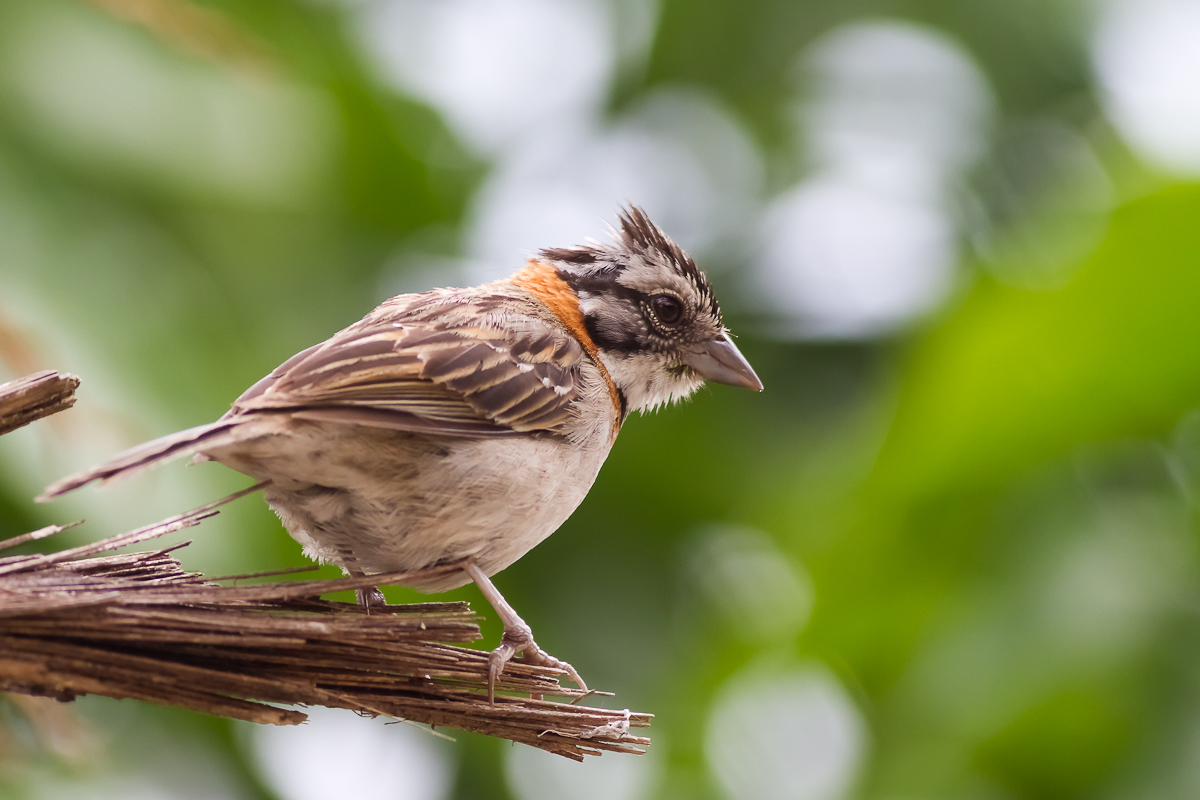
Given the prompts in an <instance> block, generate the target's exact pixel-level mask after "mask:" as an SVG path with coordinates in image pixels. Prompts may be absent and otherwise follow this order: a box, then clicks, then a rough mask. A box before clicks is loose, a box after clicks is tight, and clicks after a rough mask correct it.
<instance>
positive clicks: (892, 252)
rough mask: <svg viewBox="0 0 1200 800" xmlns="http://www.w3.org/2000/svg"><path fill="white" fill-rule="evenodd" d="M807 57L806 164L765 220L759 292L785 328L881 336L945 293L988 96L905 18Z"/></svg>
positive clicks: (964, 59) (978, 77)
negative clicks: (956, 202) (964, 177)
mask: <svg viewBox="0 0 1200 800" xmlns="http://www.w3.org/2000/svg"><path fill="white" fill-rule="evenodd" d="M803 64H804V71H805V74H806V76H807V77H808V78H809V79H810V84H811V85H810V87H809V88H810V91H809V92H808V93H807V96H806V98H805V99H804V100H803V101H802V102H801V103H800V105H799V110H798V120H799V125H800V128H801V136H802V141H803V142H804V143H805V145H806V148H807V152H808V157H809V161H810V163H811V172H810V175H809V176H808V177H807V178H806V179H805V180H804V181H802V182H801V183H800V184H798V185H797V186H795V187H793V188H792V189H791V190H789V191H787V192H784V193H783V194H782V195H780V196H779V197H778V198H777V199H776V200H775V201H774V203H773V204H772V206H771V208H770V209H769V210H768V213H767V214H766V215H765V217H764V220H763V224H762V235H761V251H760V252H761V257H760V259H759V286H760V290H761V291H760V295H761V297H762V300H763V302H764V304H765V305H767V307H768V308H771V309H773V310H774V311H775V312H776V314H778V315H779V317H780V318H781V320H782V329H783V332H784V333H785V334H788V335H793V336H800V337H818V338H861V337H869V336H875V335H880V334H885V333H888V332H889V331H891V330H893V329H895V328H897V327H900V326H902V325H904V324H905V323H907V322H909V321H910V320H912V319H913V318H915V317H918V316H920V315H921V314H924V313H926V312H928V311H929V310H930V309H932V308H934V307H935V306H936V305H937V304H938V302H939V301H941V300H942V299H943V297H944V296H945V295H946V293H947V292H948V291H949V288H950V286H951V283H952V277H953V269H954V264H955V260H956V258H957V232H956V224H955V220H954V219H953V218H952V217H951V215H950V208H951V207H952V197H951V192H952V190H953V189H954V185H955V183H956V181H957V180H959V178H960V175H961V174H962V172H963V170H965V169H966V168H967V167H969V166H970V165H971V164H972V163H973V162H974V160H975V159H977V158H978V157H979V156H980V154H981V153H982V152H983V150H984V146H985V139H986V133H987V127H988V123H989V122H990V119H991V116H992V100H991V95H990V92H989V90H988V86H987V84H986V81H985V80H984V78H983V76H982V74H981V73H980V71H979V69H978V68H977V67H976V66H975V64H974V63H973V62H972V61H971V59H970V58H969V57H968V56H967V54H966V52H965V51H964V50H963V49H962V48H961V47H960V46H959V45H958V44H956V43H955V42H953V41H952V40H950V39H949V38H948V37H947V36H946V35H945V34H943V33H941V32H937V31H934V30H933V29H930V28H925V27H921V26H917V25H913V24H910V23H901V22H891V21H872V22H862V23H855V24H852V25H848V26H846V27H843V28H840V29H838V30H835V31H833V32H832V33H830V34H828V35H827V36H825V37H824V38H822V39H821V40H818V41H817V42H816V43H814V45H813V46H812V47H811V48H810V50H809V51H808V52H807V53H806V55H805V58H804V62H803Z"/></svg>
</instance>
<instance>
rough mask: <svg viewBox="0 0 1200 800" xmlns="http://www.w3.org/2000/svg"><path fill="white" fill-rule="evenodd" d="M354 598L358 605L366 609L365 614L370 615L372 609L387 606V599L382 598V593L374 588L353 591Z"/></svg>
mask: <svg viewBox="0 0 1200 800" xmlns="http://www.w3.org/2000/svg"><path fill="white" fill-rule="evenodd" d="M354 598H355V599H356V600H358V604H359V605H360V606H362V607H363V608H364V609H366V611H367V613H368V614H370V613H371V609H372V608H383V607H384V606H386V605H387V598H385V597H384V596H383V592H381V591H379V588H378V587H376V586H368V587H366V588H364V589H355V590H354Z"/></svg>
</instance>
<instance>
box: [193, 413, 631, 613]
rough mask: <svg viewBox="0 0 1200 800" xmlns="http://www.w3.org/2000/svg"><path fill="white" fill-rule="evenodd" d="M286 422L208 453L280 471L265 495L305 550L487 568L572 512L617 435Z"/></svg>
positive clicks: (432, 587)
mask: <svg viewBox="0 0 1200 800" xmlns="http://www.w3.org/2000/svg"><path fill="white" fill-rule="evenodd" d="M288 428H289V429H288V430H286V431H281V432H280V433H278V434H276V435H265V436H259V437H255V438H252V439H249V440H246V441H242V442H239V443H238V444H236V445H231V446H229V447H226V448H220V449H216V450H212V451H209V452H208V453H207V454H208V455H210V456H211V457H212V458H214V459H216V460H217V461H220V462H222V463H224V464H226V465H227V466H229V467H232V468H233V469H236V470H238V471H239V472H243V473H246V474H247V475H250V476H251V477H254V478H256V479H259V480H270V481H271V485H269V486H267V487H266V488H265V489H264V490H263V492H264V495H265V496H266V499H267V502H268V503H269V504H270V505H271V508H273V509H274V510H275V512H276V513H277V514H279V517H280V519H281V520H283V523H284V526H285V527H286V528H287V529H288V532H289V533H291V535H292V537H293V538H294V539H296V540H297V541H298V542H300V543H301V544H302V545H304V549H305V553H306V554H307V555H309V556H310V557H312V558H315V559H318V560H320V561H323V562H331V563H335V564H338V565H341V566H342V567H344V568H346V569H348V570H353V571H355V572H364V573H367V574H374V573H379V572H393V571H401V570H403V571H409V570H413V571H418V570H422V569H428V568H432V567H435V566H437V565H440V564H445V563H449V562H453V561H457V560H460V559H462V558H465V557H471V558H474V559H475V562H476V563H477V564H478V565H479V567H480V568H481V569H482V570H483V571H484V572H485V573H487V574H488V575H493V574H495V573H497V572H499V571H500V570H502V569H504V568H505V567H507V566H508V565H509V564H512V563H513V562H514V561H516V560H517V559H518V558H520V557H521V556H523V555H524V554H525V553H527V552H528V551H529V550H530V549H532V548H533V546H534V545H536V544H537V543H538V542H540V541H542V540H543V539H545V538H546V537H547V536H549V535H550V534H551V533H553V532H554V531H555V530H556V529H557V528H558V527H559V526H560V525H561V524H562V523H563V522H564V521H566V519H567V517H569V516H570V515H571V513H572V512H573V511H574V510H575V509H576V507H578V505H579V503H580V502H581V501H582V500H583V498H584V496H585V495H586V494H587V492H588V490H589V489H590V488H591V486H592V483H593V481H594V480H595V478H596V474H597V473H598V472H599V470H600V466H601V464H603V463H604V459H605V458H606V457H607V455H608V449H609V446H610V442H611V439H610V438H609V437H603V438H604V439H605V440H606V441H605V443H604V444H603V445H584V446H582V447H581V446H579V445H572V444H569V443H567V442H566V441H564V440H562V439H559V438H551V437H545V438H494V439H455V438H439V439H437V440H434V439H430V438H428V437H424V436H417V435H413V434H409V433H405V432H400V431H390V430H382V429H376V428H366V427H360V426H355V425H340V424H332V423H299V424H295V425H289V426H288ZM597 438H600V437H597ZM467 582H468V578H467V577H466V575H465V573H461V572H454V573H451V574H449V575H446V574H435V575H433V576H431V577H429V578H422V577H420V576H414V578H413V579H412V580H410V581H408V585H410V586H412V587H413V588H415V589H419V590H421V591H425V592H440V591H446V590H448V589H453V588H455V587H457V586H462V585H463V584H465V583H467Z"/></svg>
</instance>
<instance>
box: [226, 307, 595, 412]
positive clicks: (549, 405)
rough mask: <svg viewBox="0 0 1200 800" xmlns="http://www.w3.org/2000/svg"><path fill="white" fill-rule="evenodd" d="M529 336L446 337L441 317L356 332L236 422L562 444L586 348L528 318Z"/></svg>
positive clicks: (451, 333) (297, 368) (248, 402)
mask: <svg viewBox="0 0 1200 800" xmlns="http://www.w3.org/2000/svg"><path fill="white" fill-rule="evenodd" d="M486 299H489V298H483V299H482V300H486ZM481 305H482V301H481ZM480 316H481V315H480V314H475V315H471V318H473V319H475V320H476V321H477V320H478V319H479V318H480ZM521 327H522V329H521V330H519V331H500V330H497V329H494V328H492V329H488V328H483V327H479V326H478V325H477V324H475V325H471V326H469V327H468V326H465V325H464V326H461V327H451V328H446V327H444V323H443V321H442V320H440V319H438V318H437V317H436V316H434V317H433V318H427V319H417V320H412V319H401V320H395V321H386V320H378V321H371V322H369V323H367V324H360V325H356V326H354V327H351V328H348V329H347V330H345V331H343V332H342V333H340V334H338V335H337V336H335V337H334V338H333V339H331V340H330V341H328V342H326V343H325V344H324V345H320V346H318V347H315V348H310V350H308V351H305V353H303V354H301V355H302V356H303V357H300V356H297V357H295V358H293V359H291V360H290V361H289V362H288V363H287V364H285V365H284V367H281V368H280V369H278V370H276V371H275V372H274V373H272V374H271V375H270V376H268V377H267V378H264V379H263V380H262V381H260V382H259V383H258V384H255V385H254V386H253V387H251V389H250V390H248V391H247V392H246V393H245V394H244V395H243V396H242V398H239V401H238V403H237V404H236V405H235V407H234V412H233V413H253V412H258V411H269V410H284V409H290V410H292V411H293V413H295V414H296V416H297V417H299V418H302V419H321V420H327V421H334V422H345V423H350V424H358V425H369V426H372V427H384V428H395V429H400V430H411V431H414V432H422V433H441V434H445V435H451V436H455V435H463V436H478V435H500V436H505V435H515V434H519V433H525V432H538V431H541V432H546V433H554V434H562V433H563V432H564V431H565V427H566V424H567V422H568V421H569V420H570V419H571V413H572V412H571V404H572V402H573V401H574V399H575V398H576V397H577V395H578V388H579V386H578V384H579V380H580V374H579V370H580V367H581V363H582V361H583V358H584V351H583V348H582V347H581V346H580V345H579V344H578V342H576V341H575V340H574V338H573V337H572V336H571V335H570V334H569V333H567V332H565V331H561V330H556V329H554V328H552V327H551V326H549V325H547V324H545V323H543V322H541V321H538V320H534V319H531V318H524V320H523V325H522V326H521ZM264 384H266V385H264Z"/></svg>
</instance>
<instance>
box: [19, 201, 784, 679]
mask: <svg viewBox="0 0 1200 800" xmlns="http://www.w3.org/2000/svg"><path fill="white" fill-rule="evenodd" d="M705 380H711V381H717V382H719V383H727V384H732V385H735V386H744V387H748V388H751V389H755V390H761V389H762V383H761V382H760V381H759V379H758V377H757V376H756V375H755V374H754V370H753V369H751V367H750V365H749V363H747V362H746V360H745V359H744V358H743V357H742V355H741V353H739V352H738V350H737V348H736V347H735V346H734V344H733V342H732V341H730V339H729V335H728V331H727V330H726V328H725V326H724V324H723V323H722V321H721V311H720V308H719V307H718V305H717V300H716V297H715V296H714V295H713V291H712V289H711V287H710V286H709V283H708V280H707V278H706V277H705V276H704V274H703V273H702V272H700V270H699V269H697V267H696V265H695V263H694V262H693V260H692V259H691V257H690V256H688V254H687V253H686V252H684V251H683V250H682V249H681V248H680V247H679V246H678V245H677V244H676V243H675V242H674V241H672V240H671V239H670V238H669V237H667V236H666V235H665V234H664V233H663V232H662V231H661V230H659V228H658V227H657V226H655V225H654V224H653V223H652V222H651V221H650V220H649V218H648V217H647V216H646V214H645V213H644V212H643V211H642V210H641V209H639V208H636V207H630V208H628V209H627V210H625V211H623V212H622V213H621V215H620V230H619V231H616V232H615V236H614V243H613V244H612V245H601V244H598V243H594V242H592V243H589V244H587V245H584V246H579V247H571V248H564V249H549V250H543V251H541V253H540V257H538V258H534V259H530V260H529V262H528V263H527V264H526V265H525V266H524V268H522V269H521V270H519V271H518V272H517V273H515V274H514V275H512V276H510V277H508V278H506V279H504V280H500V281H495V282H494V283H488V284H484V285H483V286H477V287H474V288H470V289H435V290H433V291H429V292H422V293H420V294H404V295H400V296H398V297H393V298H392V299H390V300H387V301H385V302H384V303H383V304H382V305H380V306H379V307H378V308H376V309H375V310H374V311H372V312H371V313H370V314H368V315H367V316H366V317H365V318H363V319H362V320H361V321H359V322H356V323H354V324H353V325H351V326H350V327H348V328H346V329H345V330H343V331H341V332H340V333H338V334H336V335H334V336H333V337H332V338H331V339H329V340H328V341H325V342H322V343H321V344H318V345H315V346H313V347H310V348H309V349H307V350H305V351H303V352H301V353H298V354H297V355H295V356H293V357H292V358H290V359H288V360H287V361H286V362H284V363H283V364H282V365H281V366H280V367H279V368H278V369H276V370H275V371H274V372H272V373H271V374H270V375H268V376H267V377H265V378H263V379H262V380H260V381H259V382H258V383H256V384H254V385H253V386H251V387H250V388H249V389H248V390H247V391H246V392H245V393H244V394H242V396H241V397H239V398H238V399H237V400H236V401H235V402H234V404H233V407H232V409H231V410H230V411H229V412H228V413H227V414H225V416H223V417H221V418H220V419H219V420H217V421H216V422H212V423H209V424H207V425H201V426H199V427H196V428H191V429H189V430H185V431H180V432H179V433H175V434H172V435H170V436H165V437H163V438H161V439H156V440H154V441H152V442H149V443H147V444H143V445H141V446H139V447H135V448H132V449H130V450H128V451H126V452H124V453H122V454H120V455H118V456H116V457H115V458H113V459H112V460H111V461H109V462H108V463H106V464H104V465H102V466H100V467H97V468H95V469H92V470H88V471H86V472H82V473H79V474H77V475H73V476H71V477H69V478H66V479H64V480H62V481H59V482H58V483H56V484H54V485H52V486H50V487H49V488H48V489H47V490H46V492H45V494H43V495H42V497H41V498H39V499H49V498H51V497H55V496H57V495H60V494H63V493H64V492H68V491H71V490H72V489H76V488H78V487H80V486H83V485H84V484H86V483H89V482H91V481H94V480H101V481H108V480H111V479H114V478H116V477H118V476H124V475H126V474H128V473H131V472H133V471H135V470H139V469H142V468H143V467H146V466H149V465H151V464H156V463H159V462H162V461H166V460H168V459H172V458H176V457H179V456H183V455H193V454H194V455H196V457H197V458H199V459H200V460H213V461H219V462H221V463H222V464H225V465H226V466H228V467H231V468H233V469H235V470H237V471H238V472H242V473H245V474H246V475H249V476H250V477H252V478H254V479H255V480H258V481H263V482H266V485H265V486H264V487H263V494H264V495H265V497H266V500H267V503H268V504H269V505H270V506H271V508H272V509H274V510H275V512H276V513H277V514H278V515H279V517H280V519H281V520H282V521H283V524H284V526H285V527H286V528H287V530H288V532H289V533H290V534H291V535H292V537H293V538H294V539H296V540H297V541H298V542H300V543H301V544H302V545H303V546H304V551H305V553H306V554H307V555H309V556H310V557H312V558H315V559H317V560H318V561H321V562H332V563H334V564H337V565H339V566H341V567H342V568H343V569H344V570H345V571H346V572H347V573H349V574H351V575H371V574H376V573H384V572H396V571H405V572H407V573H408V576H407V577H406V579H405V581H404V583H405V585H407V586H411V587H412V588H415V589H418V590H420V591H423V592H441V591H446V590H449V589H453V588H455V587H458V586H462V585H463V584H466V583H468V582H469V581H472V580H473V581H475V583H476V584H478V586H479V588H480V590H481V591H482V592H483V594H484V596H485V597H487V599H488V601H489V602H490V603H491V604H492V606H493V608H495V610H496V613H497V614H498V615H499V616H500V618H501V620H502V622H503V623H504V635H503V638H502V640H501V643H500V645H499V647H497V648H496V649H495V650H493V651H492V653H491V656H490V661H489V687H491V686H493V685H494V683H495V679H496V677H497V676H498V675H499V674H500V671H501V670H502V669H503V668H504V664H505V663H506V662H507V661H508V660H509V659H510V658H512V656H513V655H515V654H516V653H523V654H524V656H523V657H524V658H525V659H526V660H528V661H530V662H533V663H537V664H548V665H550V666H553V667H557V668H560V669H562V670H564V671H566V672H567V674H568V675H569V676H570V677H571V678H572V679H573V680H574V681H576V682H577V683H578V684H579V685H580V687H583V688H586V687H585V686H584V682H583V681H582V680H581V679H580V678H579V675H578V673H577V672H576V671H575V669H574V668H573V667H571V665H570V664H567V663H566V662H563V661H560V660H558V659H556V658H554V657H553V656H550V655H549V654H547V653H546V652H545V651H543V650H542V649H541V648H539V647H538V646H537V644H536V643H535V642H534V640H533V635H532V633H531V631H530V629H529V626H528V625H526V624H525V622H524V621H523V620H522V619H521V618H520V617H519V616H518V615H517V614H516V612H515V611H514V610H513V609H512V607H511V606H509V605H508V603H507V602H505V600H504V598H503V597H502V596H501V595H500V593H499V592H498V591H497V590H496V588H495V586H493V585H492V583H491V581H490V580H489V579H488V576H490V575H494V574H495V573H497V572H499V571H500V570H502V569H504V568H505V567H507V566H508V565H509V564H512V563H513V562H514V561H516V560H517V559H518V558H520V557H521V556H523V555H524V554H525V553H527V552H528V551H529V550H530V549H531V548H532V547H533V546H534V545H536V544H537V543H538V542H540V541H542V540H543V539H545V538H546V537H547V536H549V535H550V534H551V533H553V532H554V530H555V529H557V528H558V527H559V526H560V525H561V524H562V523H563V522H564V521H565V520H566V519H567V517H569V516H570V515H571V513H572V512H573V511H574V510H575V508H576V507H577V506H578V505H579V503H580V502H581V501H582V500H583V498H584V496H585V495H586V494H587V492H588V490H589V489H590V488H591V486H592V482H593V481H594V480H595V479H596V474H597V473H598V472H599V470H600V466H601V465H602V464H603V463H604V459H605V457H607V455H608V451H609V449H610V448H611V447H612V445H613V442H614V441H615V439H616V437H617V432H618V431H619V430H620V429H621V425H622V423H623V422H624V421H625V418H626V416H627V415H628V414H629V413H630V412H631V411H645V410H647V409H653V408H655V407H657V406H659V405H661V404H665V403H670V402H673V401H676V400H679V399H682V398H685V397H687V396H688V395H690V394H691V393H692V392H694V391H695V390H696V389H697V388H699V387H700V386H701V385H702V384H703V383H704V381H705ZM359 600H360V602H362V603H364V604H365V605H371V604H373V603H381V602H382V595H381V594H380V593H379V592H378V591H377V590H363V591H361V592H360V594H359ZM489 695H490V691H489Z"/></svg>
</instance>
